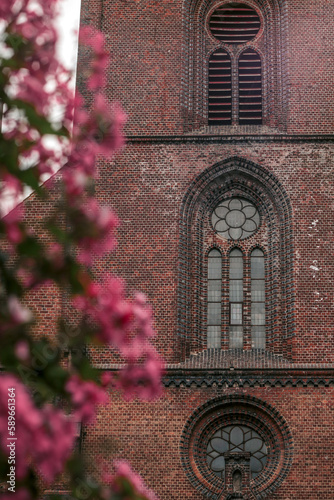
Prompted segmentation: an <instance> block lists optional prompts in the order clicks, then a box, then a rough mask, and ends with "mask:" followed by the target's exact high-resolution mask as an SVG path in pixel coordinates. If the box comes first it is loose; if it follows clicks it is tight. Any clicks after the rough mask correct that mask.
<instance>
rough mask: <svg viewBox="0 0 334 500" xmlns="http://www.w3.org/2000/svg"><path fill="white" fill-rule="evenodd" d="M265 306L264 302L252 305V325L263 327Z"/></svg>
mask: <svg viewBox="0 0 334 500" xmlns="http://www.w3.org/2000/svg"><path fill="white" fill-rule="evenodd" d="M265 317H266V312H265V304H264V302H259V303H256V302H255V303H253V304H252V325H265V324H266V323H265Z"/></svg>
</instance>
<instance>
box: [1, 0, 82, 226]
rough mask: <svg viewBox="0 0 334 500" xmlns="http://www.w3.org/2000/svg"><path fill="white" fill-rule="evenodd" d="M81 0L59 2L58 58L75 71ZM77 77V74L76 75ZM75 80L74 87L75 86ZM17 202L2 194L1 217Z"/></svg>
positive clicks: (28, 191)
mask: <svg viewBox="0 0 334 500" xmlns="http://www.w3.org/2000/svg"><path fill="white" fill-rule="evenodd" d="M80 4H81V0H59V7H60V16H59V18H58V21H57V27H58V31H59V36H60V38H59V43H58V47H57V51H58V56H59V58H60V59H61V60H62V62H63V64H64V66H66V67H67V68H68V69H71V70H73V71H75V69H76V62H77V51H78V42H77V35H76V33H78V30H79V19H80ZM74 77H75V74H74ZM74 83H75V82H74V78H73V86H74ZM30 192H31V191H30V190H26V191H25V193H24V195H23V198H25V197H26V196H29V194H30ZM15 205H16V202H15V200H14V198H13V194H12V192H11V191H10V190H8V191H5V192H3V193H2V196H1V200H0V217H2V216H4V215H5V214H6V213H8V212H9V211H10V210H11V209H12V208H13V207H14V206H15Z"/></svg>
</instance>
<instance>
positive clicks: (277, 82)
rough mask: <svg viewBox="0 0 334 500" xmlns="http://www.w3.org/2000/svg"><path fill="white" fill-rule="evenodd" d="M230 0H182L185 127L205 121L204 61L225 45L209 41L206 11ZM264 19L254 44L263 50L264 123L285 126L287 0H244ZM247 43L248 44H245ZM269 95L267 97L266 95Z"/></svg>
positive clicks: (205, 84)
mask: <svg viewBox="0 0 334 500" xmlns="http://www.w3.org/2000/svg"><path fill="white" fill-rule="evenodd" d="M229 1H230V0H212V1H210V0H184V1H183V9H182V15H183V38H184V43H183V55H182V66H183V68H182V70H183V75H182V76H183V78H182V97H181V106H182V113H183V122H184V130H185V131H192V130H195V129H198V128H200V127H203V126H206V125H207V80H208V70H207V64H206V63H207V62H208V58H209V54H210V53H212V52H213V50H214V49H215V48H218V47H222V48H226V46H225V45H223V44H220V43H219V42H217V43H216V44H215V43H214V42H213V41H212V39H211V37H210V36H208V34H207V32H206V21H207V16H208V13H209V12H210V11H211V10H212V9H213V8H215V7H216V6H218V5H220V4H222V3H228V2H229ZM244 3H247V4H249V5H250V6H252V7H253V8H255V10H257V12H259V14H260V15H261V18H262V19H263V22H264V23H265V30H264V33H263V36H262V37H260V40H259V41H258V42H256V43H255V45H254V48H256V50H258V51H259V53H263V52H265V54H266V57H265V58H264V59H263V64H264V67H263V71H264V80H263V97H264V99H263V103H264V109H263V116H264V124H265V125H267V126H270V127H275V128H279V129H282V130H285V129H286V126H287V86H288V67H287V60H288V57H287V46H288V40H287V6H286V0H245V1H244ZM246 46H247V45H246ZM269 95H270V98H269ZM273 97H274V98H273Z"/></svg>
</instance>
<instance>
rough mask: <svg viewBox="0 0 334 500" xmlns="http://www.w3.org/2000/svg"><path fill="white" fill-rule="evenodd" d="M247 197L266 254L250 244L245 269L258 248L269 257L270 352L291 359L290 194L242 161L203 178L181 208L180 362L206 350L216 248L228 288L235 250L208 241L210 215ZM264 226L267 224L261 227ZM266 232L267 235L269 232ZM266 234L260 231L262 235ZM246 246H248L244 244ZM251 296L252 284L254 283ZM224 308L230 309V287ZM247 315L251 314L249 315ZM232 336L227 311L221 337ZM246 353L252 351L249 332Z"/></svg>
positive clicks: (261, 170) (259, 168)
mask: <svg viewBox="0 0 334 500" xmlns="http://www.w3.org/2000/svg"><path fill="white" fill-rule="evenodd" d="M232 195H236V196H240V197H246V199H249V200H250V201H252V202H253V203H254V204H255V205H256V206H257V208H258V209H259V211H260V216H261V218H263V219H264V220H265V221H266V224H267V226H265V225H264V226H263V229H262V230H263V231H267V232H268V234H267V236H266V238H267V240H268V246H267V248H264V247H263V246H261V245H260V244H259V242H258V241H257V240H256V239H253V240H251V239H249V242H248V243H247V244H248V251H247V255H246V264H247V266H250V253H251V251H252V249H254V248H256V247H259V248H260V249H261V250H262V251H263V252H264V254H265V266H266V267H265V273H266V350H267V351H268V352H270V353H272V354H278V355H284V356H285V357H286V358H287V359H291V355H292V353H291V350H292V342H291V339H292V337H293V336H294V327H295V324H294V287H293V244H292V235H293V226H292V210H291V206H290V201H289V197H288V195H287V193H286V192H285V190H284V188H283V186H282V185H281V183H280V182H279V181H278V179H277V178H276V177H275V176H274V175H273V174H271V173H270V172H269V171H268V170H267V169H265V168H264V167H262V166H260V165H257V164H254V163H253V162H250V161H249V160H246V159H244V158H240V157H233V158H228V159H226V160H224V161H223V162H219V163H217V164H215V165H213V166H212V167H210V168H208V169H207V170H206V171H204V172H203V173H201V174H200V175H199V176H198V177H197V178H196V179H195V180H194V182H193V183H192V185H191V186H190V187H189V189H188V191H187V193H186V195H185V198H184V200H183V204H182V210H181V221H180V254H179V262H180V267H179V284H178V336H179V339H180V340H179V342H180V355H181V359H185V358H186V357H188V356H189V355H190V353H195V352H201V351H203V350H206V349H207V300H206V299H207V265H206V262H207V254H208V252H209V250H210V248H213V247H216V248H218V249H219V251H220V252H221V254H222V280H223V282H224V283H225V284H226V283H227V282H228V278H227V269H228V261H227V259H228V250H229V249H231V248H232V247H233V246H235V245H236V242H235V241H230V242H229V244H228V245H226V244H220V243H219V239H216V240H215V241H212V244H211V247H210V245H208V244H207V242H206V241H205V228H206V227H208V224H209V220H210V214H211V213H212V211H213V210H214V208H215V206H216V205H217V204H218V203H220V201H221V200H223V199H224V198H228V197H231V196H232ZM261 224H262V223H261ZM265 228H266V229H265ZM260 230H261V229H260ZM245 241H247V240H245ZM248 291H249V293H250V283H249V290H248ZM222 293H223V294H225V297H223V301H222V303H223V304H225V305H226V303H227V294H228V289H227V286H225V287H223V288H222ZM248 314H250V311H249V310H248ZM227 331H228V311H227V310H226V308H225V309H224V306H223V312H222V332H227ZM228 344H229V338H228V336H227V335H225V337H224V336H223V337H222V342H221V349H223V350H228V349H229V345H228ZM243 348H244V350H251V349H252V339H251V331H250V328H248V331H247V332H246V335H245V339H244V347H243Z"/></svg>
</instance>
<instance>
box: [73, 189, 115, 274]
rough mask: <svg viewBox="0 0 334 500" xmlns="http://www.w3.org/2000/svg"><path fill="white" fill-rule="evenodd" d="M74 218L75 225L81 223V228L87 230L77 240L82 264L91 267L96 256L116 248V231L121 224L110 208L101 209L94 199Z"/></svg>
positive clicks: (87, 202)
mask: <svg viewBox="0 0 334 500" xmlns="http://www.w3.org/2000/svg"><path fill="white" fill-rule="evenodd" d="M73 217H74V220H73V223H75V222H77V225H78V224H79V223H80V227H83V228H84V229H85V233H84V235H82V236H81V235H80V234H78V238H77V242H78V246H79V254H78V259H79V261H80V262H81V263H82V264H86V265H90V264H91V263H92V259H93V257H94V256H99V255H103V254H104V253H106V252H108V251H110V250H112V249H113V248H114V247H115V245H116V238H115V232H114V231H115V229H116V228H117V227H118V225H119V222H118V218H117V216H116V215H115V214H114V212H112V211H111V210H110V209H109V208H108V207H101V206H100V205H99V204H98V202H97V201H96V200H95V199H94V198H90V199H88V200H86V201H85V204H83V205H81V206H80V207H79V208H78V209H77V210H76V211H75V212H74V215H73ZM77 227H78V226H77Z"/></svg>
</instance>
